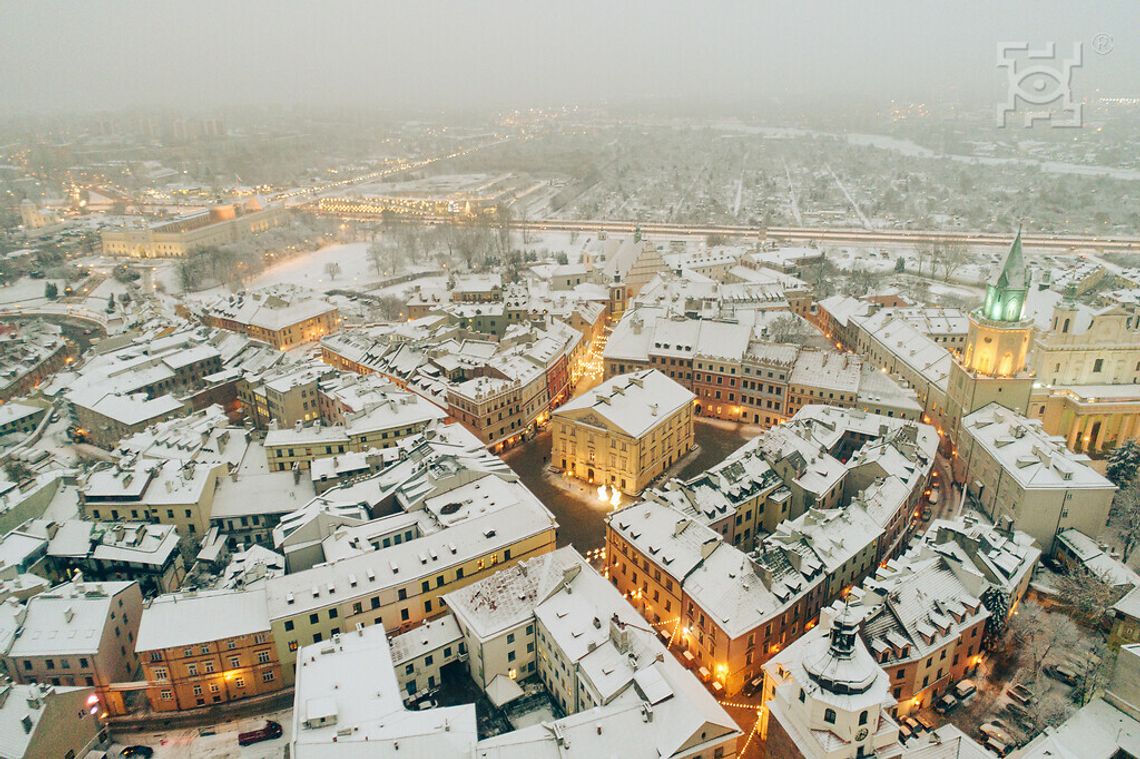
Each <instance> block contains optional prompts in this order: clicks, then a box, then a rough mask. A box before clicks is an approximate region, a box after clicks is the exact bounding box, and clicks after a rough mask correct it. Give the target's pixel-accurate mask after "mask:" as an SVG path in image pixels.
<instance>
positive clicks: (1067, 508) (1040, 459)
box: [958, 403, 1116, 554]
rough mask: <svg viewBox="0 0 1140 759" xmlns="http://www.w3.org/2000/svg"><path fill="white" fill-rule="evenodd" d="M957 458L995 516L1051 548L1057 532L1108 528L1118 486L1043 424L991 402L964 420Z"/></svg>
mask: <svg viewBox="0 0 1140 759" xmlns="http://www.w3.org/2000/svg"><path fill="white" fill-rule="evenodd" d="M958 464H959V466H960V467H961V471H962V472H963V479H964V481H965V487H966V492H967V494H968V496H969V497H971V498H974V499H976V500H977V502H978V503H979V505H980V506H981V509H982V511H984V512H985V513H986V514H987V515H988V516H989V518H990V520H991V521H993V522H995V523H997V522H998V520H1000V519H1006V518H1008V519H1010V520H1012V524H1013V526H1014V527H1016V528H1017V529H1018V530H1021V531H1022V532H1026V533H1028V534H1029V535H1031V536H1032V537H1033V538H1034V539H1035V540H1036V541H1037V542H1038V543H1039V544H1040V545H1041V547H1042V549H1043V550H1044V551H1045V552H1046V553H1047V554H1048V553H1052V551H1053V546H1054V541H1055V540H1056V537H1057V535H1058V533H1060V532H1062V531H1064V530H1066V529H1069V528H1075V529H1078V530H1080V531H1081V532H1083V533H1085V534H1086V535H1090V536H1093V537H1095V536H1098V535H1100V534H1101V533H1103V532H1104V528H1105V524H1106V522H1107V521H1108V512H1109V509H1110V507H1111V505H1112V498H1113V495H1114V494H1115V492H1116V486H1115V485H1113V484H1112V483H1111V482H1110V481H1108V480H1107V479H1105V478H1104V477H1102V476H1101V475H1100V474H1098V473H1097V472H1096V471H1095V470H1093V469H1092V468H1091V467H1090V466H1089V458H1088V456H1086V455H1084V454H1078V453H1073V452H1072V451H1070V450H1068V448H1067V447H1066V446H1065V444H1064V442H1063V441H1061V440H1060V439H1059V438H1056V437H1052V436H1050V435H1048V434H1047V433H1045V431H1044V430H1043V429H1042V427H1041V423H1040V422H1038V421H1035V420H1029V419H1026V418H1024V417H1022V416H1020V415H1019V414H1016V413H1014V412H1012V411H1010V410H1009V409H1006V408H1004V407H1002V406H999V405H998V404H996V403H991V404H990V405H989V406H986V407H985V408H982V409H979V410H978V411H975V412H974V413H973V414H970V415H969V416H967V417H966V418H965V419H964V420H963V422H962V434H961V436H960V440H959V444H958Z"/></svg>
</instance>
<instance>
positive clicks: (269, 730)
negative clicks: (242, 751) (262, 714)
mask: <svg viewBox="0 0 1140 759" xmlns="http://www.w3.org/2000/svg"><path fill="white" fill-rule="evenodd" d="M280 737H281V725H280V724H278V723H276V722H274V721H273V720H269V721H268V722H266V723H265V727H263V728H261V729H260V730H250V731H249V732H248V733H238V744H239V745H241V746H248V745H250V744H251V743H261V742H262V741H271V740H273V739H274V738H280Z"/></svg>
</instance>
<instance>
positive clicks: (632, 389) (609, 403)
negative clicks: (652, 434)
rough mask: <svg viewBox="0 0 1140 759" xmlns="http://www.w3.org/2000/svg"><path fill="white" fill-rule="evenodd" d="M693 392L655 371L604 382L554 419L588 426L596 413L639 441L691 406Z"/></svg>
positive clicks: (569, 403)
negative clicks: (688, 405) (681, 410)
mask: <svg viewBox="0 0 1140 759" xmlns="http://www.w3.org/2000/svg"><path fill="white" fill-rule="evenodd" d="M695 398H696V396H695V395H693V393H691V392H690V391H689V390H687V389H686V388H684V387H683V386H681V385H679V384H677V383H676V382H674V381H673V380H671V379H669V377H667V376H665V375H664V374H662V373H661V372H659V371H657V370H656V369H649V370H647V371H641V372H635V373H633V374H623V375H620V376H617V377H613V378H611V379H609V380H606V381H605V382H603V383H602V384H601V385H598V386H597V387H595V388H592V389H591V390H588V391H586V392H585V393H582V394H581V395H579V396H578V397H577V398H574V399H573V400H571V401H568V402H567V403H565V404H563V405H562V406H560V407H559V408H558V409H556V410H555V411H554V416H556V417H559V418H562V419H566V420H568V421H572V422H575V423H578V422H582V423H587V424H588V423H589V421H588V420H589V415H591V414H596V415H598V416H600V417H602V418H603V419H604V420H605V421H606V422H608V423H609V424H612V425H613V426H614V427H616V428H617V429H619V430H621V431H622V432H624V433H625V434H627V435H629V436H630V437H633V438H640V437H642V436H643V435H645V434H646V433H647V432H649V431H650V430H652V429H653V428H654V427H656V426H658V425H659V424H661V423H662V422H664V421H665V420H666V419H668V418H669V416H671V415H672V414H674V413H676V412H677V411H678V410H679V409H681V408H683V407H684V406H685V405H686V404H689V403H691V402H692V401H693V400H694V399H695Z"/></svg>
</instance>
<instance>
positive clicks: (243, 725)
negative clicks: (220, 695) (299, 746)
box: [111, 710, 293, 759]
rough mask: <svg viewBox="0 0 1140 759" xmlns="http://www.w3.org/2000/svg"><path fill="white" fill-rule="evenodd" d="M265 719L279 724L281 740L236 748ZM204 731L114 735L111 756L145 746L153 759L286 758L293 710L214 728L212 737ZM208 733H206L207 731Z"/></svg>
mask: <svg viewBox="0 0 1140 759" xmlns="http://www.w3.org/2000/svg"><path fill="white" fill-rule="evenodd" d="M266 719H272V720H274V721H276V722H278V723H280V724H281V727H282V729H283V731H284V733H285V734H284V735H282V736H281V737H280V738H277V739H275V740H271V741H265V742H264V743H255V744H253V745H252V746H239V745H238V741H237V737H238V733H242V732H246V731H248V730H257V729H259V728H262V727H265V721H266ZM202 730H203V728H197V727H187V728H178V729H173V730H163V731H161V732H157V733H120V732H116V733H115V735H114V738H115V743H114V745H113V746H112V750H111V756H118V755H119V754H118V752H119V751H120V750H122V748H123V747H124V746H130V745H139V744H141V745H144V746H150V747H151V748H152V749H154V757H155V759H191V757H193V758H194V759H223V757H226V758H229V757H233V758H235V759H236V758H238V757H240V758H241V759H278V757H282V756H285V753H286V747H287V746H288V745H289V741H290V740H292V732H293V721H292V710H284V711H279V712H274V713H271V714H267V715H264V716H259V717H248V718H243V719H239V720H236V721H233V722H226V723H223V724H220V725H216V726H214V727H213V730H214V731H215V732H214V733H213V734H212V735H203V734H202V732H201V731H202ZM207 732H208V731H207Z"/></svg>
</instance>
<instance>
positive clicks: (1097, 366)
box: [1093, 358, 1104, 372]
mask: <svg viewBox="0 0 1140 759" xmlns="http://www.w3.org/2000/svg"><path fill="white" fill-rule="evenodd" d="M1103 368H1104V359H1103V358H1098V359H1097V360H1096V361H1093V371H1094V372H1099V371H1100V370H1101V369H1103Z"/></svg>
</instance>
